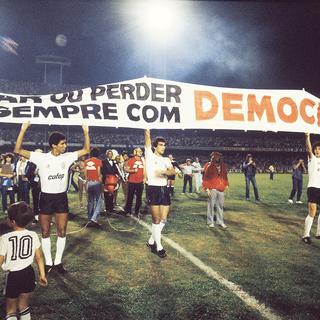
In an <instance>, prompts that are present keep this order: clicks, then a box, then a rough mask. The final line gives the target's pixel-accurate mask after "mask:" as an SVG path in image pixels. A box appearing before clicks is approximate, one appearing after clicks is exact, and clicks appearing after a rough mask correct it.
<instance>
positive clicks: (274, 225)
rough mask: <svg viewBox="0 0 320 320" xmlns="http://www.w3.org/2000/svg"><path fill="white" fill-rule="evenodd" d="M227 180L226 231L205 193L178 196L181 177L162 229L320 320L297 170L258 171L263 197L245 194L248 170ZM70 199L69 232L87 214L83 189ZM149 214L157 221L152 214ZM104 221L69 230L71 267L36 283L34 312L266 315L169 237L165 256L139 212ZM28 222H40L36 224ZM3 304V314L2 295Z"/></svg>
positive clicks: (226, 272)
mask: <svg viewBox="0 0 320 320" xmlns="http://www.w3.org/2000/svg"><path fill="white" fill-rule="evenodd" d="M306 178H307V177H305V182H306V180H307V179H306ZM229 179H230V184H231V187H230V190H229V191H228V192H227V193H226V199H225V222H226V224H227V225H228V227H229V228H228V229H227V230H226V231H224V230H222V229H220V228H218V227H216V228H213V229H209V228H208V227H207V226H206V196H205V194H201V195H200V196H198V195H195V194H191V195H189V194H186V195H181V194H180V192H181V180H180V179H177V186H176V194H175V196H174V200H173V205H172V211H171V216H170V218H169V223H168V224H167V226H166V228H165V229H164V235H165V236H167V237H169V238H170V239H172V240H174V241H176V242H177V243H179V244H180V245H181V246H182V247H184V248H185V249H187V250H188V251H190V252H191V253H193V254H194V255H195V256H196V257H198V258H199V259H201V260H202V261H203V262H204V263H206V264H207V265H208V266H210V267H211V268H213V269H214V270H215V271H217V272H218V273H220V275H222V276H223V277H225V278H226V279H228V280H230V281H232V282H234V283H236V284H238V285H240V286H241V287H242V288H243V290H244V291H246V292H248V293H249V294H250V295H252V296H254V297H255V298H257V299H258V300H259V301H260V302H262V303H265V304H266V305H267V306H268V307H270V308H272V309H273V310H274V311H275V312H277V313H278V314H279V315H280V316H282V317H283V319H290V320H298V319H299V320H302V319H319V317H320V316H319V315H320V306H319V300H320V290H319V287H320V271H319V268H318V262H319V259H320V250H319V249H320V240H316V239H314V238H313V239H314V240H313V243H312V245H310V246H308V245H305V244H303V243H302V241H301V235H302V233H303V227H304V218H305V215H306V213H307V205H306V196H305V190H306V189H305V188H304V194H303V198H302V201H303V202H304V204H303V205H297V204H289V203H287V199H288V195H289V193H290V190H291V176H290V175H275V180H274V181H270V180H269V176H268V175H263V174H259V175H258V176H257V182H258V187H259V191H260V195H261V202H255V201H254V200H251V201H245V200H244V178H243V175H240V174H230V175H229ZM251 198H253V194H252V190H251ZM69 199H70V200H69V201H70V211H71V212H72V213H73V214H72V215H71V220H70V222H69V225H68V231H69V232H70V231H75V230H79V229H81V227H82V226H83V225H84V224H85V222H86V213H85V210H83V209H82V210H80V208H79V200H78V197H77V194H75V193H71V194H70V195H69ZM118 202H120V203H121V202H122V194H119V200H118ZM144 220H145V221H146V222H147V223H151V217H150V215H147V216H146V217H145V218H144ZM3 222H4V220H3ZM100 222H101V223H102V224H103V228H102V230H96V229H92V228H91V229H84V230H83V231H81V232H79V233H75V234H71V235H69V236H68V238H67V246H66V251H65V255H64V261H65V265H66V267H67V268H68V270H69V273H68V274H67V275H65V276H60V275H58V274H55V273H53V274H50V275H49V287H48V288H40V287H38V288H37V289H36V291H35V293H34V297H33V299H32V303H31V306H32V315H33V319H46V320H51V319H61V320H62V319H68V320H73V319H77V320H79V319H146V320H147V319H148V320H152V319H186V320H188V319H190V320H191V319H192V320H196V319H199V320H200V319H201V320H202V319H246V320H247V319H248V320H251V319H252V320H253V319H262V317H261V315H260V314H259V313H258V312H257V311H255V310H252V309H250V308H249V307H247V306H246V305H245V304H244V303H243V302H242V301H241V300H240V299H239V298H237V297H236V296H235V295H234V294H233V293H232V292H230V291H229V290H228V289H226V288H225V287H223V286H222V285H220V284H219V283H218V282H217V281H215V280H213V279H211V278H209V277H208V276H206V275H205V274H204V273H203V272H202V271H200V270H199V269H198V268H197V267H195V266H194V265H192V264H191V263H190V262H189V261H188V260H187V259H186V258H184V257H182V256H181V255H180V254H179V253H178V252H176V251H175V250H174V249H172V248H170V247H168V246H167V245H165V248H166V249H167V252H168V257H167V258H166V259H160V258H158V257H157V256H156V255H154V254H151V253H150V252H149V251H148V249H147V247H146V246H145V241H146V240H147V239H148V237H149V232H148V231H147V230H146V229H144V228H143V227H142V226H140V225H139V224H137V223H136V222H135V221H134V220H133V219H131V218H128V217H122V216H112V217H111V218H110V219H109V222H110V223H111V226H112V227H111V226H110V225H109V223H108V221H107V219H106V218H105V217H101V219H100ZM315 222H316V220H315ZM315 225H316V223H314V227H313V229H312V234H314V233H315ZM131 228H135V229H134V230H132V231H131V232H123V231H116V230H114V229H117V230H125V229H131ZM31 229H34V230H36V231H39V227H38V226H36V227H31ZM53 230H54V226H53ZM53 240H54V241H53V243H54V242H55V239H53ZM1 310H2V313H1V316H2V317H3V315H4V313H3V310H4V299H3V300H2V305H1Z"/></svg>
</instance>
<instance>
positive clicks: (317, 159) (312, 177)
mask: <svg viewBox="0 0 320 320" xmlns="http://www.w3.org/2000/svg"><path fill="white" fill-rule="evenodd" d="M306 147H307V151H308V175H309V182H308V188H307V196H308V209H309V213H308V215H307V217H306V219H305V224H304V235H303V237H302V241H303V242H304V243H306V244H311V237H310V231H311V227H312V223H313V220H314V217H315V216H316V213H317V205H319V206H320V142H316V143H315V144H314V145H313V146H312V145H311V141H310V134H309V133H306ZM316 238H317V239H320V215H319V216H318V225H317V231H316Z"/></svg>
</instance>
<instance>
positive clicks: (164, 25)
mask: <svg viewBox="0 0 320 320" xmlns="http://www.w3.org/2000/svg"><path fill="white" fill-rule="evenodd" d="M130 11H131V14H132V15H133V21H135V22H136V26H139V27H138V29H140V30H139V31H140V32H141V37H146V38H147V39H146V40H148V41H150V42H151V43H153V44H159V45H161V43H163V42H165V43H168V42H170V41H172V40H173V39H174V38H177V37H178V34H179V33H180V31H181V19H182V11H183V10H182V7H181V3H180V2H179V1H174V0H171V1H170V0H162V1H161V0H145V1H141V2H136V3H135V4H134V5H133V4H132V3H131V7H130Z"/></svg>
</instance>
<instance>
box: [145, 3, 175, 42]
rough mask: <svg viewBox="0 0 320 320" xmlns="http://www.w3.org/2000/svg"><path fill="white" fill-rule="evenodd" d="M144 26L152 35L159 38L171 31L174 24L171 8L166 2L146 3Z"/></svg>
mask: <svg viewBox="0 0 320 320" xmlns="http://www.w3.org/2000/svg"><path fill="white" fill-rule="evenodd" d="M145 19H146V26H147V27H148V28H150V31H151V33H152V34H154V33H155V35H156V36H159V35H160V36H161V35H162V34H165V35H166V34H167V32H168V31H169V30H170V29H172V27H173V23H174V12H173V6H172V4H170V2H168V1H161V2H158V1H156V2H155V1H151V2H149V3H147V6H146V12H145Z"/></svg>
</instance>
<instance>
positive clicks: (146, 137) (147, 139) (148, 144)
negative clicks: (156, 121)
mask: <svg viewBox="0 0 320 320" xmlns="http://www.w3.org/2000/svg"><path fill="white" fill-rule="evenodd" d="M144 145H145V147H146V148H151V137H150V129H145V130H144Z"/></svg>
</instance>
